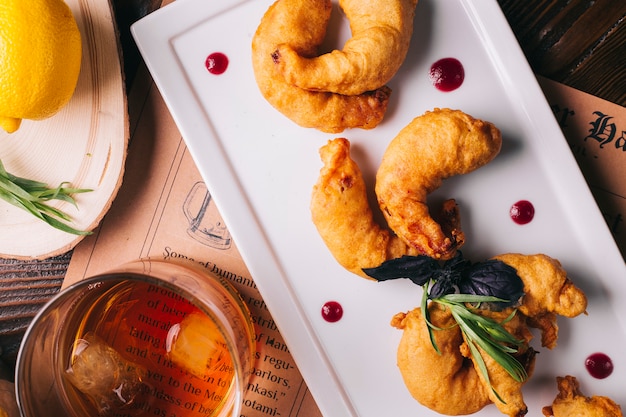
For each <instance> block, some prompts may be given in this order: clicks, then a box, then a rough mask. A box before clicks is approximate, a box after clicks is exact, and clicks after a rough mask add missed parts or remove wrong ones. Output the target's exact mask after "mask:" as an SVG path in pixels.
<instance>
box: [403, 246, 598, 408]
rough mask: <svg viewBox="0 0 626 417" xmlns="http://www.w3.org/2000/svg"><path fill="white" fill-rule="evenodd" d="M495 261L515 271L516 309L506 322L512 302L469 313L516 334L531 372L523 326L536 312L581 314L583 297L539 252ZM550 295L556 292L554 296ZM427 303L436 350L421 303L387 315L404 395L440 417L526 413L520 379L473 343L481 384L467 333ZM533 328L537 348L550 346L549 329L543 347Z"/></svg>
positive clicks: (533, 320)
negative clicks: (396, 339)
mask: <svg viewBox="0 0 626 417" xmlns="http://www.w3.org/2000/svg"><path fill="white" fill-rule="evenodd" d="M494 259H499V260H501V261H502V262H504V263H507V264H508V262H511V263H510V264H509V265H510V266H512V267H513V268H516V270H517V274H518V276H519V277H520V279H521V280H522V282H523V283H524V289H525V294H524V296H523V297H522V299H521V305H520V306H519V307H518V311H517V313H516V314H515V316H513V318H512V319H510V320H508V321H507V318H508V317H509V314H510V313H511V311H512V307H509V308H507V309H504V310H503V311H491V310H487V309H479V310H476V313H477V314H480V315H482V316H485V317H489V318H492V319H493V320H495V321H496V322H498V323H501V324H502V326H503V327H504V328H505V329H506V330H507V331H508V332H509V333H510V334H511V335H512V336H513V337H514V338H515V339H517V340H519V341H521V342H522V343H521V345H520V346H519V347H518V351H517V353H516V354H515V357H516V359H517V360H518V361H519V362H520V364H521V365H522V366H523V367H524V369H525V370H526V372H527V374H528V376H530V375H532V372H533V369H534V360H535V355H534V354H535V351H534V349H533V348H532V347H530V341H531V339H532V333H531V332H530V330H529V328H531V327H535V324H536V322H537V317H543V316H544V315H545V314H564V315H566V317H574V316H576V315H578V314H581V313H583V312H584V311H585V309H586V306H587V299H586V297H585V295H584V293H583V292H582V291H581V290H580V289H578V288H577V287H575V286H574V285H573V284H572V283H571V282H570V281H569V279H567V275H565V273H564V271H563V269H562V268H561V267H560V264H559V263H558V261H556V260H555V259H552V258H550V257H548V256H545V255H528V256H526V255H520V254H506V255H500V256H497V257H495V258H494ZM547 265H549V266H547ZM518 267H519V269H518ZM546 271H547V272H548V273H547V274H546ZM551 271H557V273H552V272H551ZM544 274H545V275H544ZM540 281H541V284H539V282H540ZM555 294H561V295H560V296H558V297H555ZM427 308H428V311H429V319H430V322H431V323H432V324H433V325H434V326H435V327H436V330H433V332H432V334H433V337H434V340H435V343H436V345H437V346H438V348H439V350H440V351H441V355H438V354H437V353H436V351H435V349H434V347H433V345H432V342H431V339H430V334H429V331H428V327H427V324H426V321H425V319H424V316H423V312H422V311H421V308H416V309H414V310H412V311H409V312H408V313H398V314H396V315H395V316H394V317H393V319H392V320H391V325H392V326H393V327H396V328H398V329H401V330H402V331H403V333H402V338H401V340H400V344H399V345H398V350H397V364H398V368H399V369H400V373H401V374H402V378H403V380H404V383H405V385H406V387H407V389H408V390H409V392H410V393H411V395H412V396H413V397H414V398H415V399H416V400H417V401H418V402H419V403H421V404H422V405H424V406H426V407H428V408H430V409H432V410H434V411H437V412H439V413H442V414H447V415H461V414H471V413H474V412H476V411H478V410H479V409H481V408H482V407H484V406H486V405H487V404H490V403H493V404H495V405H496V407H497V408H498V409H499V410H500V412H502V413H503V414H505V415H508V416H510V417H521V416H524V415H526V413H527V411H528V410H527V407H526V405H525V403H524V399H523V395H522V391H521V389H522V386H523V384H524V382H521V381H517V380H515V379H514V378H513V377H511V375H509V374H508V372H506V371H505V369H504V368H503V367H502V366H501V365H500V364H499V363H498V362H496V361H495V359H493V358H492V357H491V356H490V355H487V354H486V353H485V352H484V351H483V350H482V349H481V348H479V351H480V353H481V356H482V358H483V360H484V363H485V366H486V368H487V373H488V375H489V381H487V380H486V379H485V378H484V376H483V374H482V372H480V364H479V363H477V360H476V358H475V357H474V356H473V355H471V354H470V347H469V345H468V341H467V340H466V335H465V334H463V332H462V331H461V329H460V327H459V326H457V325H456V323H455V322H454V321H453V319H452V312H451V310H450V309H449V308H448V307H446V306H443V305H440V304H439V303H436V302H431V303H430V304H429V305H428V307H427ZM553 326H554V327H549V328H548V329H547V331H549V332H551V331H553V330H556V321H555V322H554V324H553ZM440 329H441V330H440ZM539 329H540V331H541V332H542V346H544V347H547V348H549V349H552V348H553V347H554V346H555V345H556V333H555V334H554V339H552V338H549V339H550V340H548V342H549V343H548V344H545V343H544V341H545V339H546V337H545V335H544V334H543V332H544V329H543V328H541V327H539ZM492 388H493V389H492ZM496 393H497V395H496ZM562 415H568V414H562ZM556 417H558V415H556Z"/></svg>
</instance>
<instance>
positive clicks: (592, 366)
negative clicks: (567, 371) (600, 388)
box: [585, 353, 613, 379]
mask: <svg viewBox="0 0 626 417" xmlns="http://www.w3.org/2000/svg"><path fill="white" fill-rule="evenodd" d="M585 368H587V372H589V375H591V376H592V377H594V378H598V379H604V378H606V377H607V376H609V375H611V373H613V361H612V360H611V358H609V357H608V356H607V355H605V354H604V353H594V354H592V355H589V357H588V358H587V359H586V360H585Z"/></svg>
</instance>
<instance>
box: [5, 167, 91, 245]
mask: <svg viewBox="0 0 626 417" xmlns="http://www.w3.org/2000/svg"><path fill="white" fill-rule="evenodd" d="M67 185H69V183H67V182H63V183H61V184H60V185H59V186H58V187H56V188H49V187H48V185H47V184H45V183H43V182H39V181H34V180H30V179H28V178H21V177H17V176H15V175H13V174H11V173H9V172H7V170H6V169H5V168H4V164H3V163H2V161H0V198H1V199H3V200H4V201H6V202H7V203H9V204H12V205H14V206H15V207H19V208H21V209H23V210H26V211H27V212H29V213H31V214H32V215H33V216H35V217H37V218H38V219H40V220H42V221H44V222H46V223H48V224H49V225H50V226H52V227H54V228H56V229H59V230H62V231H64V232H67V233H71V234H75V235H88V234H91V232H87V231H82V230H78V229H75V228H73V227H72V226H70V225H68V224H67V222H70V221H71V220H72V219H71V218H70V216H69V215H68V214H66V213H64V212H63V211H61V210H59V209H57V208H54V207H51V206H49V205H47V204H46V203H47V202H48V201H50V200H60V201H65V202H67V203H70V204H72V205H74V206H75V207H76V200H74V198H73V197H72V194H77V193H86V192H89V191H92V190H90V189H86V188H73V187H68V186H67Z"/></svg>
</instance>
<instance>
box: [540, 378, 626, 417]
mask: <svg viewBox="0 0 626 417" xmlns="http://www.w3.org/2000/svg"><path fill="white" fill-rule="evenodd" d="M556 383H557V386H558V389H559V393H558V394H557V396H556V398H555V399H554V402H553V403H552V405H551V406H546V407H543V410H542V412H543V414H544V415H545V416H546V417H550V416H554V417H622V409H621V407H620V406H619V404H617V403H616V402H615V401H613V400H612V399H610V398H608V397H602V396H595V395H594V396H592V397H586V396H585V395H584V394H583V393H582V392H581V391H580V385H579V383H578V380H577V379H576V378H575V377H573V376H571V375H566V376H565V377H557V378H556Z"/></svg>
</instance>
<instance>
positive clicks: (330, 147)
mask: <svg viewBox="0 0 626 417" xmlns="http://www.w3.org/2000/svg"><path fill="white" fill-rule="evenodd" d="M320 156H321V159H322V162H323V164H324V165H323V166H322V169H321V170H320V175H319V178H318V180H317V183H316V184H315V186H314V187H313V192H312V195H311V215H312V219H313V223H314V224H315V227H316V228H317V230H318V232H319V234H320V236H321V237H322V239H323V240H324V243H325V244H326V246H327V247H328V249H329V250H330V252H331V253H332V255H333V256H334V257H335V259H336V260H337V262H339V264H340V265H342V266H343V267H344V268H346V269H347V270H349V271H351V272H353V273H355V274H357V275H360V276H362V277H364V278H368V279H371V278H370V277H368V276H367V275H366V274H365V273H364V272H363V268H372V267H376V266H379V265H380V264H381V263H383V262H384V261H386V260H389V259H395V258H399V257H400V256H402V255H419V254H420V252H419V251H418V250H417V249H415V248H412V247H409V246H407V245H406V244H405V243H404V242H403V241H402V240H401V239H400V238H398V237H397V236H396V235H395V234H393V233H391V232H390V231H389V230H388V229H387V228H383V227H381V226H380V225H379V224H378V223H376V221H375V220H374V215H373V212H372V210H371V207H370V204H369V201H368V198H367V189H366V186H365V181H364V180H363V175H362V174H361V170H360V169H359V167H358V165H357V164H356V162H354V160H352V158H351V157H350V142H349V141H348V140H347V139H345V138H337V139H333V140H331V141H328V143H327V144H326V145H324V146H323V147H322V148H321V149H320ZM442 211H443V213H442V215H441V217H442V218H445V219H446V221H445V222H444V223H445V224H446V225H447V226H446V227H451V228H453V229H455V230H457V231H460V218H459V210H458V207H457V205H456V203H455V202H454V200H448V201H447V202H445V203H444V204H443V210H442Z"/></svg>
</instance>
